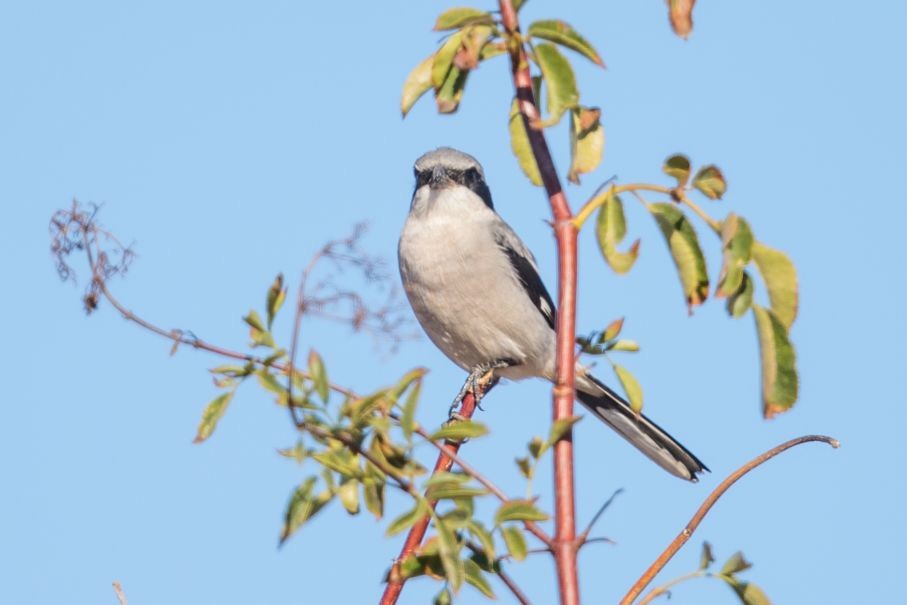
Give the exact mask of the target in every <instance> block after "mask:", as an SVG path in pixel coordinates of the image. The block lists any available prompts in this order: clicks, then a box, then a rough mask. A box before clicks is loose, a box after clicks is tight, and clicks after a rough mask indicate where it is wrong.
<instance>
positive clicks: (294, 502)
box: [280, 477, 333, 544]
mask: <svg viewBox="0 0 907 605" xmlns="http://www.w3.org/2000/svg"><path fill="white" fill-rule="evenodd" d="M316 481H317V479H316V478H315V477H309V478H308V479H306V481H305V482H304V483H303V484H302V485H301V486H300V487H299V488H298V489H297V490H296V491H295V492H293V496H292V497H291V498H290V503H289V505H288V506H287V512H286V515H285V519H284V525H283V531H282V532H281V534H280V543H281V544H283V543H284V542H285V541H286V540H287V538H289V537H290V536H291V535H293V533H294V532H296V530H298V529H299V528H300V527H302V525H303V524H304V523H305V522H306V521H308V520H309V519H311V518H312V517H314V516H315V515H316V514H317V513H318V512H319V511H320V510H321V509H322V508H324V506H325V505H326V504H327V503H328V502H330V501H331V499H332V498H333V495H332V494H331V492H330V491H327V490H325V491H323V492H321V493H319V494H317V495H313V493H312V490H313V488H314V487H315V482H316Z"/></svg>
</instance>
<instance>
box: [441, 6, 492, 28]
mask: <svg viewBox="0 0 907 605" xmlns="http://www.w3.org/2000/svg"><path fill="white" fill-rule="evenodd" d="M476 23H483V24H488V25H491V24H492V23H494V17H492V16H491V14H490V13H487V12H485V11H482V10H479V9H477V8H451V9H448V10H446V11H444V12H443V13H441V14H440V15H438V20H437V21H435V31H444V30H448V29H459V28H461V27H463V26H464V25H474V24H476Z"/></svg>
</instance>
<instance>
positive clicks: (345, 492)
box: [337, 479, 359, 515]
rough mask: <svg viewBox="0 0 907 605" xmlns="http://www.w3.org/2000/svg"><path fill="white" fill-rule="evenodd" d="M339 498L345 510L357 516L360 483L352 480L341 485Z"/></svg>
mask: <svg viewBox="0 0 907 605" xmlns="http://www.w3.org/2000/svg"><path fill="white" fill-rule="evenodd" d="M337 496H338V497H339V498H340V503H341V504H343V508H345V509H346V512H348V513H349V514H351V515H356V514H358V513H359V482H358V481H356V480H355V479H350V480H349V481H346V482H344V483H341V484H340V489H338V490H337Z"/></svg>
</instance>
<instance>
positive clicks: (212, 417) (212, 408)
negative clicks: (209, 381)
mask: <svg viewBox="0 0 907 605" xmlns="http://www.w3.org/2000/svg"><path fill="white" fill-rule="evenodd" d="M235 392H236V391H226V392H225V393H221V394H220V395H218V396H217V397H215V398H214V399H213V400H212V401H211V403H209V404H208V406H207V407H206V408H205V411H204V412H202V420H201V422H200V423H199V425H198V432H197V433H196V435H195V440H194V441H193V443H201V442H202V441H204V440H205V439H207V438H208V437H210V436H211V433H213V432H214V429H215V428H217V423H218V421H219V420H220V419H221V418H222V417H223V415H224V412H226V411H227V406H228V405H230V400H231V399H233V394H234V393H235Z"/></svg>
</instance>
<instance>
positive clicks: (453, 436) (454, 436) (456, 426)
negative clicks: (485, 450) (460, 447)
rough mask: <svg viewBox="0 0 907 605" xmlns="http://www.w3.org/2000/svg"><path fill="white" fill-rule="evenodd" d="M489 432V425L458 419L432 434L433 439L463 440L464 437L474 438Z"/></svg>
mask: <svg viewBox="0 0 907 605" xmlns="http://www.w3.org/2000/svg"><path fill="white" fill-rule="evenodd" d="M487 434H488V427H487V426H485V425H484V424H482V423H480V422H474V421H472V420H457V421H454V422H451V423H450V424H447V425H445V426H443V427H441V429H439V430H437V431H435V432H434V433H433V434H432V436H431V440H432V441H442V440H447V441H463V440H464V439H473V438H475V437H481V436H482V435H487Z"/></svg>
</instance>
